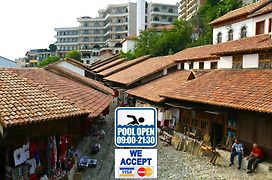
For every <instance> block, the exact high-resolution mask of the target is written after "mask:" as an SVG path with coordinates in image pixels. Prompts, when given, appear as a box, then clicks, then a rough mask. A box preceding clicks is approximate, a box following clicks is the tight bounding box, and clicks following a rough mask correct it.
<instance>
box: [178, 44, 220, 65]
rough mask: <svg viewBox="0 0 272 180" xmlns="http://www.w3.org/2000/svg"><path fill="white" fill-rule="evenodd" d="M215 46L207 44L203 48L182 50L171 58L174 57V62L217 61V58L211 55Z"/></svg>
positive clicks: (214, 50)
mask: <svg viewBox="0 0 272 180" xmlns="http://www.w3.org/2000/svg"><path fill="white" fill-rule="evenodd" d="M215 46H217V45H213V44H208V45H203V46H197V47H192V48H187V49H184V50H182V51H180V52H178V53H176V54H174V55H173V56H175V61H177V62H179V61H194V60H211V59H219V56H216V55H212V53H215V52H216V48H214V47H215Z"/></svg>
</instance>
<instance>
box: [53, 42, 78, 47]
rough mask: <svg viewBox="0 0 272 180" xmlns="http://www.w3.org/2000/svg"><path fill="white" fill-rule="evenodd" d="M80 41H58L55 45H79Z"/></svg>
mask: <svg viewBox="0 0 272 180" xmlns="http://www.w3.org/2000/svg"><path fill="white" fill-rule="evenodd" d="M77 44H78V42H56V43H55V45H56V46H63V45H65V46H66V45H77Z"/></svg>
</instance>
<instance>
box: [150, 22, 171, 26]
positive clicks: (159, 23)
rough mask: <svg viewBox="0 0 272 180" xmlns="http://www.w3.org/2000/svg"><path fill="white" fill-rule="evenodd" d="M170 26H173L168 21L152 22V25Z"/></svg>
mask: <svg viewBox="0 0 272 180" xmlns="http://www.w3.org/2000/svg"><path fill="white" fill-rule="evenodd" d="M153 24H154V25H169V24H172V22H168V21H151V25H153Z"/></svg>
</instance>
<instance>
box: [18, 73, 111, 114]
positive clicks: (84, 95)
mask: <svg viewBox="0 0 272 180" xmlns="http://www.w3.org/2000/svg"><path fill="white" fill-rule="evenodd" d="M14 71H15V72H16V73H17V74H18V75H19V76H21V77H24V78H27V79H28V80H29V81H31V82H32V83H34V84H37V85H40V86H43V87H44V89H45V90H46V91H48V92H52V93H54V94H55V95H56V96H57V97H58V98H62V99H65V100H67V101H68V102H70V103H71V104H73V106H75V107H78V108H80V109H81V110H84V111H87V112H89V113H90V115H89V116H91V117H94V116H97V115H99V114H100V113H101V112H102V111H103V110H104V109H105V108H106V107H107V106H108V105H109V104H110V102H111V101H112V96H109V95H106V94H104V93H102V92H99V91H97V90H95V89H93V88H91V87H88V86H86V85H83V84H80V83H78V82H75V81H73V80H70V79H68V78H65V77H62V76H59V75H57V74H54V73H52V72H49V71H47V70H44V69H21V70H17V69H14Z"/></svg>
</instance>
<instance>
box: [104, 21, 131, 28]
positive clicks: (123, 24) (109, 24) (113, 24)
mask: <svg viewBox="0 0 272 180" xmlns="http://www.w3.org/2000/svg"><path fill="white" fill-rule="evenodd" d="M126 25H128V22H122V23H113V22H109V23H108V24H106V26H105V28H107V27H109V26H126Z"/></svg>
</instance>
